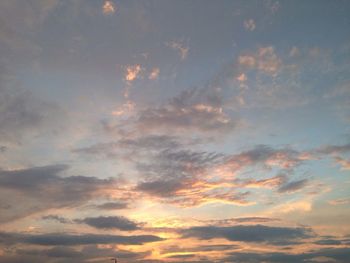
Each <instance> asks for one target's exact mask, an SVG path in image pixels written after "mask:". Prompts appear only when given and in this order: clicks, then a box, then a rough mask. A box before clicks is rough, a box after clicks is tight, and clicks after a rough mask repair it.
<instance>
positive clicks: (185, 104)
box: [136, 89, 240, 133]
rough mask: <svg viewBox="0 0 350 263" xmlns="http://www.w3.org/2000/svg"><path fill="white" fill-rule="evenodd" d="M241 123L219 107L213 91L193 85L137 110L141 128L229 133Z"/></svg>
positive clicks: (217, 94)
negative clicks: (167, 99)
mask: <svg viewBox="0 0 350 263" xmlns="http://www.w3.org/2000/svg"><path fill="white" fill-rule="evenodd" d="M239 125H240V122H239V121H238V120H233V119H232V118H231V117H230V116H229V115H228V114H226V113H225V112H224V109H223V108H222V101H221V98H220V95H219V93H218V92H216V91H211V90H205V89H199V90H196V89H193V90H189V91H184V92H182V93H181V94H180V95H179V96H177V97H174V98H172V99H171V100H170V101H169V102H168V103H167V104H164V105H162V106H159V107H149V108H147V109H144V110H142V111H140V112H139V114H138V118H137V121H136V126H137V127H139V129H141V130H158V131H159V130H171V131H182V132H188V131H190V130H191V131H196V132H201V133H229V132H230V131H232V130H233V129H234V128H237V127H238V126H239Z"/></svg>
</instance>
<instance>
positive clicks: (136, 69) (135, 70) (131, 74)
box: [124, 64, 141, 82]
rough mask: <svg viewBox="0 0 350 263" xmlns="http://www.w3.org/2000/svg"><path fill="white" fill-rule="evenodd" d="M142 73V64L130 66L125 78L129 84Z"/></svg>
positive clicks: (127, 68)
mask: <svg viewBox="0 0 350 263" xmlns="http://www.w3.org/2000/svg"><path fill="white" fill-rule="evenodd" d="M140 72H141V65H140V64H135V65H129V66H127V67H126V72H125V76H124V78H125V80H126V81H127V82H132V81H134V80H135V79H137V78H138V77H139V74H140Z"/></svg>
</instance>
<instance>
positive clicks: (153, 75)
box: [148, 68, 160, 80]
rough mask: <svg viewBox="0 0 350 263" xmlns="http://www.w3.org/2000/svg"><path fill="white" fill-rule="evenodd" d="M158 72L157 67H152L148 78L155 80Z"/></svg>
mask: <svg viewBox="0 0 350 263" xmlns="http://www.w3.org/2000/svg"><path fill="white" fill-rule="evenodd" d="M159 72H160V69H159V68H153V69H152V71H151V73H150V74H149V76H148V78H149V79H150V80H156V79H158V77H159Z"/></svg>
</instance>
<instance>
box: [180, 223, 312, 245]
mask: <svg viewBox="0 0 350 263" xmlns="http://www.w3.org/2000/svg"><path fill="white" fill-rule="evenodd" d="M180 233H181V234H182V235H183V237H196V238H199V239H205V240H209V239H215V238H224V239H227V240H229V241H242V242H259V243H271V244H278V243H280V242H282V241H283V242H286V241H288V242H289V241H292V242H294V241H295V240H299V239H304V238H310V237H313V236H314V233H313V232H312V231H311V230H310V229H309V228H302V227H270V226H265V225H236V226H226V227H225V226H223V227H217V226H200V227H191V228H188V229H185V230H181V231H180Z"/></svg>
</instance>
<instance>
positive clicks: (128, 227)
mask: <svg viewBox="0 0 350 263" xmlns="http://www.w3.org/2000/svg"><path fill="white" fill-rule="evenodd" d="M75 222H76V223H83V224H87V225H89V226H92V227H94V228H97V229H119V230H122V231H132V230H137V229H139V228H140V226H139V224H137V223H135V222H134V221H131V220H129V219H127V218H126V217H123V216H99V217H87V218H84V219H76V220H75Z"/></svg>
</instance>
